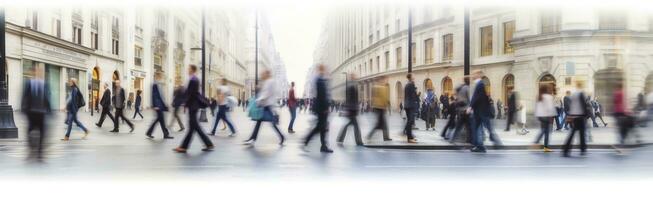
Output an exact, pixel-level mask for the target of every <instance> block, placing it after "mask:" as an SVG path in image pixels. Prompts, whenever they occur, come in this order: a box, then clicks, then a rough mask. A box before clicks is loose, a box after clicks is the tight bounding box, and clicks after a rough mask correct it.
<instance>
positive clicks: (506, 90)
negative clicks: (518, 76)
mask: <svg viewBox="0 0 653 200" xmlns="http://www.w3.org/2000/svg"><path fill="white" fill-rule="evenodd" d="M513 90H515V76H514V75H512V74H508V75H506V76H505V77H504V78H503V95H502V97H503V99H502V100H503V102H508V97H509V96H510V93H512V91H513Z"/></svg>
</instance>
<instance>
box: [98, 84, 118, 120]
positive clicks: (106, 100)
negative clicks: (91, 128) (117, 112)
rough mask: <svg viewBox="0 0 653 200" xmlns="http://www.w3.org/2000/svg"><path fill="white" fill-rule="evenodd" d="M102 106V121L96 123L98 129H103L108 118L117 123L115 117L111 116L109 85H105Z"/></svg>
mask: <svg viewBox="0 0 653 200" xmlns="http://www.w3.org/2000/svg"><path fill="white" fill-rule="evenodd" d="M100 105H101V106H102V114H100V121H99V122H98V123H95V125H96V126H97V127H102V124H103V123H104V119H105V118H106V117H107V116H108V117H109V119H111V121H113V122H114V123H115V119H114V118H113V115H111V91H110V90H109V84H107V83H105V84H104V94H102V99H100Z"/></svg>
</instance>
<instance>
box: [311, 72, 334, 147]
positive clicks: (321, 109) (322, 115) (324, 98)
mask: <svg viewBox="0 0 653 200" xmlns="http://www.w3.org/2000/svg"><path fill="white" fill-rule="evenodd" d="M318 73H319V74H318V77H317V79H316V80H315V90H316V96H315V104H314V105H313V106H312V108H313V112H314V113H315V115H316V116H317V124H315V127H314V128H313V130H312V131H311V133H309V134H308V136H306V138H305V139H304V146H307V145H308V143H309V142H310V141H311V138H313V136H315V135H316V134H318V133H319V134H320V142H321V143H322V146H321V147H320V152H324V153H333V150H331V149H329V147H328V146H327V129H328V127H327V126H328V125H329V123H328V122H327V120H328V118H329V99H330V98H329V88H328V86H327V85H328V83H327V79H326V77H325V76H326V66H324V65H318Z"/></svg>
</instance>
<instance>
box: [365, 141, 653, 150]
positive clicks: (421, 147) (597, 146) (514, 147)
mask: <svg viewBox="0 0 653 200" xmlns="http://www.w3.org/2000/svg"><path fill="white" fill-rule="evenodd" d="M650 145H653V143H640V144H627V145H613V144H588V145H587V149H615V147H616V146H618V147H619V148H638V147H644V146H650ZM562 146H563V145H549V148H551V149H562ZM364 147H366V148H372V149H403V150H465V149H469V148H471V147H472V146H471V145H468V144H464V145H419V144H418V145H364ZM485 148H486V149H488V150H533V148H532V146H531V145H507V146H491V145H488V146H485ZM573 148H580V146H579V145H573Z"/></svg>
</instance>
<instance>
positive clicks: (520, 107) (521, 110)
mask: <svg viewBox="0 0 653 200" xmlns="http://www.w3.org/2000/svg"><path fill="white" fill-rule="evenodd" d="M516 114H517V125H519V127H521V129H519V130H518V131H516V132H517V134H520V135H525V134H528V133H530V131H529V130H528V129H526V120H527V118H526V106H524V102H523V101H519V103H517V113H516Z"/></svg>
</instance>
